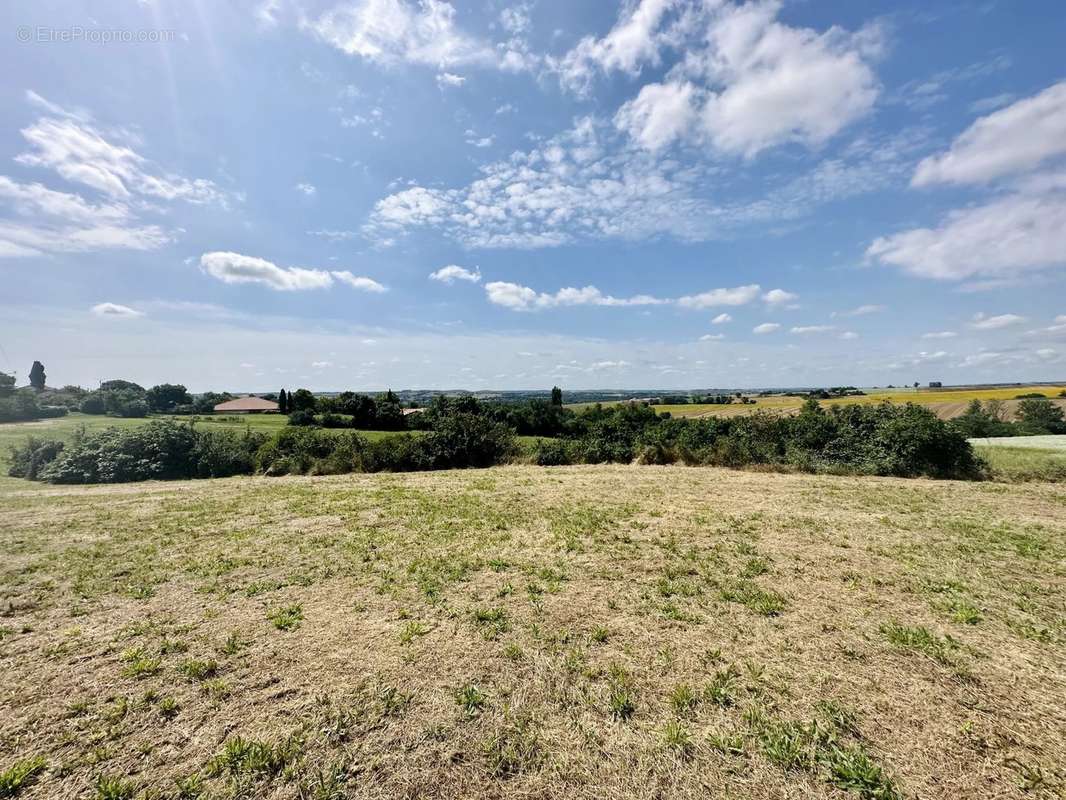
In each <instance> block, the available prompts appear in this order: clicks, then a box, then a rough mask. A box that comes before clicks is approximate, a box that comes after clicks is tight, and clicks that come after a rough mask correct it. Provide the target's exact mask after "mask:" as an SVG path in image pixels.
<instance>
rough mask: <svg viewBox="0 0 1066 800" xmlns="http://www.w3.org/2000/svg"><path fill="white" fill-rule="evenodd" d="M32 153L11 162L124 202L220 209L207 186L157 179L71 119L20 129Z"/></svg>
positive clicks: (127, 150) (131, 155) (139, 160)
mask: <svg viewBox="0 0 1066 800" xmlns="http://www.w3.org/2000/svg"><path fill="white" fill-rule="evenodd" d="M22 136H23V137H24V138H25V139H26V141H27V142H29V144H30V145H31V147H32V150H30V151H29V152H26V153H22V154H21V155H19V156H17V157H16V158H15V160H16V161H17V162H18V163H20V164H22V165H24V166H29V167H43V168H46V169H52V170H55V172H56V173H58V174H59V175H60V176H61V177H63V178H65V179H66V180H68V181H70V182H71V183H80V184H82V185H84V186H89V187H91V188H93V189H96V190H97V191H99V192H102V193H104V194H106V195H108V196H110V197H113V198H117V199H122V200H128V199H130V198H132V197H133V196H134V195H142V196H144V197H151V198H156V199H160V200H185V201H187V202H190V203H198V204H206V203H214V204H218V205H222V206H225V205H226V204H227V198H226V195H225V194H224V193H223V192H222V191H221V190H220V189H219V188H218V187H217V186H216V185H215V184H214V183H212V182H211V181H209V180H205V179H203V178H197V179H194V180H189V179H186V178H183V177H181V176H178V175H163V174H158V173H157V172H156V171H155V170H153V169H152V167H151V164H150V163H149V162H148V161H147V159H145V158H144V157H143V156H141V155H139V154H138V153H136V152H135V151H134V150H133V149H132V148H131V147H129V146H128V145H124V144H113V143H112V142H109V141H108V140H107V139H105V138H104V136H103V134H102V133H101V132H100V130H98V129H97V128H96V127H94V126H93V125H92V124H90V123H89V122H86V121H84V120H81V119H77V118H75V117H70V116H68V117H63V118H59V117H42V118H41V119H39V120H37V121H36V122H35V123H33V124H32V125H30V126H28V127H26V128H23V129H22Z"/></svg>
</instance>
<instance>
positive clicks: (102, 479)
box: [37, 420, 263, 483]
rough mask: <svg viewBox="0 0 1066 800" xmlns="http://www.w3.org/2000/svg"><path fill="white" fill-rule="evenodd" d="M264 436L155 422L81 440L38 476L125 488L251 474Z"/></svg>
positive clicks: (43, 478) (73, 443)
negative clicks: (130, 484) (135, 483)
mask: <svg viewBox="0 0 1066 800" xmlns="http://www.w3.org/2000/svg"><path fill="white" fill-rule="evenodd" d="M262 441H263V436H262V435H261V434H253V433H247V434H244V435H240V434H236V433H234V432H232V431H198V430H196V429H195V428H194V427H193V426H192V425H191V424H188V423H178V422H173V421H170V420H157V421H152V422H149V423H147V424H146V425H144V426H142V427H139V428H133V429H128V430H122V429H118V428H108V429H106V430H103V431H99V432H97V433H94V434H91V435H89V436H85V435H79V436H76V437H75V440H74V441H73V442H72V443H71V444H70V445H69V446H67V447H64V448H63V449H62V450H61V451H60V452H59V453H58V455H57V457H55V458H54V459H53V460H51V461H50V462H48V463H47V464H45V465H44V466H43V467H41V468H40V469H39V470H38V472H37V477H38V478H39V479H41V480H44V481H48V482H49V483H125V482H129V481H142V480H173V479H178V478H206V477H223V476H227V475H237V474H244V473H249V472H251V471H252V469H253V467H254V460H253V453H255V451H256V450H257V449H258V448H259V446H260V444H261V443H262Z"/></svg>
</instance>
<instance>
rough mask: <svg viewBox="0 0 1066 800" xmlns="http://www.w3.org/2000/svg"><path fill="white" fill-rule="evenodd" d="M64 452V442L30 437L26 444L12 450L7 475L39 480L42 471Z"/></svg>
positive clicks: (16, 446)
mask: <svg viewBox="0 0 1066 800" xmlns="http://www.w3.org/2000/svg"><path fill="white" fill-rule="evenodd" d="M62 451H63V442H58V441H55V440H52V439H37V438H35V437H33V436H30V437H29V438H28V439H26V443H25V444H23V445H21V446H19V445H15V446H14V447H12V448H11V467H10V469H8V472H7V474H8V475H10V476H11V477H12V478H29V479H30V480H31V481H34V480H37V475H38V473H39V472H40V471H41V469H42V468H43V467H45V466H46V465H48V464H50V463H51V462H52V461H54V460H55V459H56V457H57V456H58V455H59V454H60V453H61V452H62Z"/></svg>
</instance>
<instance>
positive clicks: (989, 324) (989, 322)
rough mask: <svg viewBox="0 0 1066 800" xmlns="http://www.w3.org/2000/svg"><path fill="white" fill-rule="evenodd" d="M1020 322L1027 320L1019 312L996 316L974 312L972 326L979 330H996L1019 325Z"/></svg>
mask: <svg viewBox="0 0 1066 800" xmlns="http://www.w3.org/2000/svg"><path fill="white" fill-rule="evenodd" d="M1020 322H1025V317H1020V316H1018V315H1017V314H998V315H996V316H994V317H989V316H987V315H986V314H984V313H980V312H979V313H977V314H974V316H973V322H971V323H970V327H971V328H975V329H976V330H979V331H995V330H999V329H1000V328H1008V327H1010V326H1011V325H1017V324H1018V323H1020Z"/></svg>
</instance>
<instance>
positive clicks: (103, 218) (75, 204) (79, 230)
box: [0, 91, 228, 258]
mask: <svg viewBox="0 0 1066 800" xmlns="http://www.w3.org/2000/svg"><path fill="white" fill-rule="evenodd" d="M26 98H27V100H28V101H29V102H31V103H32V104H33V105H35V106H37V107H39V108H41V109H43V110H45V111H46V112H48V113H49V114H50V115H51V116H48V117H42V118H40V119H38V120H37V121H36V122H35V123H33V124H32V125H30V126H28V127H26V128H24V129H23V130H22V135H23V137H24V138H25V139H26V140H27V142H28V143H29V144H30V145H31V149H30V150H29V151H27V152H25V153H22V154H21V155H19V156H17V157H16V159H15V160H16V161H17V162H19V163H20V164H22V165H24V166H28V167H38V168H43V169H49V170H53V171H54V172H55V173H56V174H57V175H58V176H59V177H60V178H62V179H64V180H66V181H69V182H72V183H77V184H81V185H83V186H85V187H88V188H90V189H92V190H94V191H96V192H98V193H100V194H102V195H104V197H105V199H104V200H103V201H100V202H93V201H90V200H87V199H86V198H85V197H83V196H81V195H79V194H73V193H70V192H64V191H57V190H54V189H51V188H48V187H47V186H45V185H43V184H41V183H36V182H35V183H20V182H18V181H15V180H12V179H11V178H8V177H6V176H0V205H5V206H8V207H9V208H10V209H11V211H12V214H10V215H8V216H7V218H6V219H0V257H8V258H10V257H29V256H39V255H43V254H45V253H82V252H91V251H95V250H108V249H125V250H153V249H157V248H159V247H162V246H164V245H166V244H168V243H170V242H171V241H172V240H173V239H174V237H175V234H174V233H172V232H170V231H167V230H166V229H164V228H163V227H161V226H160V225H158V224H147V223H145V222H143V221H141V220H140V219H139V217H140V216H142V215H144V214H146V213H154V214H161V213H164V212H165V211H166V209H165V208H160V207H159V205H158V204H157V203H156V202H155V201H158V200H163V201H171V200H178V199H180V200H185V201H188V202H192V203H216V204H218V205H220V206H222V207H226V206H227V203H228V197H227V196H226V195H225V194H224V193H223V192H221V191H220V190H219V189H218V188H217V187H216V186H215V184H213V183H212V182H211V181H206V180H188V179H185V178H182V177H180V176H175V175H163V174H161V173H159V172H158V171H157V170H156V169H154V168H153V167H152V165H151V164H150V163H149V162H148V161H147V159H145V158H144V157H142V156H141V155H139V154H138V153H136V152H135V151H134V150H133V149H132V147H130V146H129V145H126V144H114V143H113V142H111V141H109V140H108V138H107V137H105V135H104V133H102V132H101V131H100V130H99V129H98V128H97V127H96V126H94V124H93V123H92V121H91V117H90V115H89V114H88V113H87V112H84V111H67V110H65V109H63V108H61V107H60V106H58V105H56V104H55V103H52V102H50V101H48V100H46V99H45V98H43V97H41V96H40V95H38V94H36V93H34V92H32V91H29V92H27V93H26ZM116 136H127V135H126V134H116ZM112 138H113V137H112Z"/></svg>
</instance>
